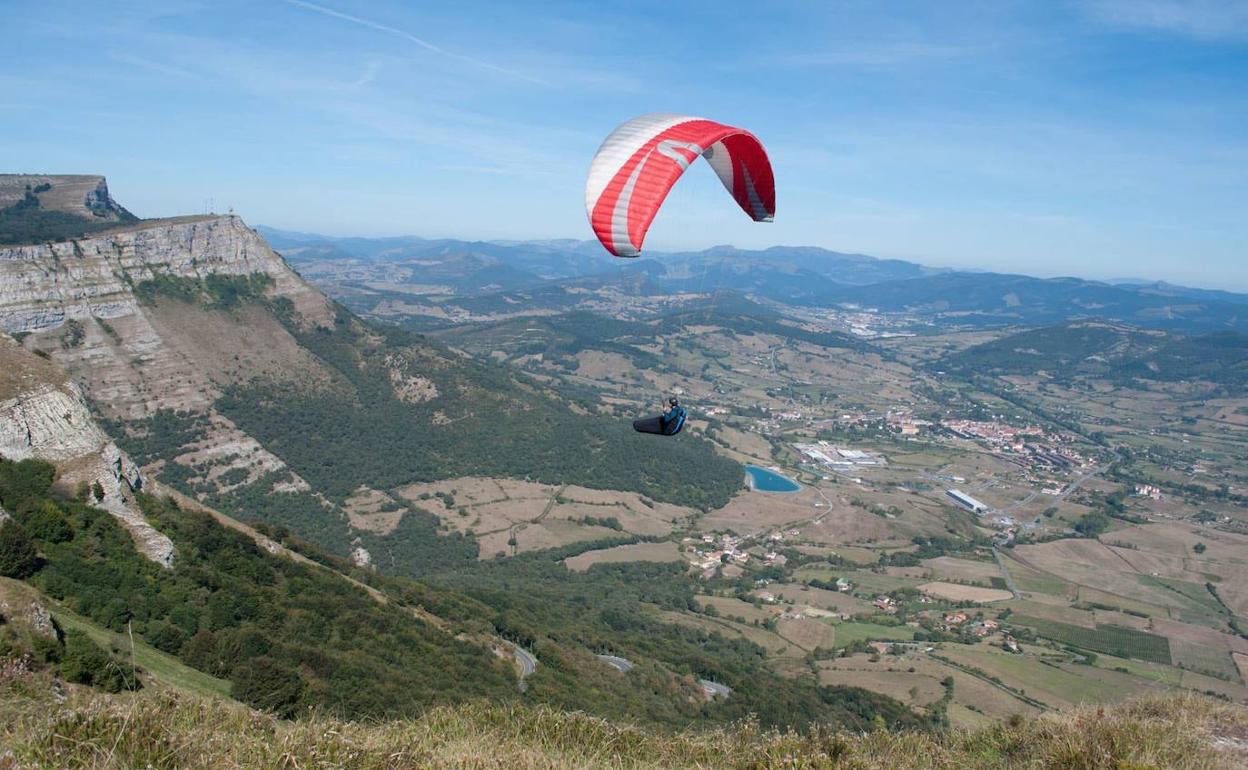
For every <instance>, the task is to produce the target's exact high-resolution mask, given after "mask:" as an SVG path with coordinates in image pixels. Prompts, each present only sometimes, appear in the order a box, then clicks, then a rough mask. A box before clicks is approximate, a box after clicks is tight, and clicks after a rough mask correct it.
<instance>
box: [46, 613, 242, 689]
mask: <svg viewBox="0 0 1248 770" xmlns="http://www.w3.org/2000/svg"><path fill="white" fill-rule="evenodd" d="M52 616H53V617H54V618H56V622H57V624H58V625H60V626H61V628H65V629H68V630H70V631H77V632H78V633H81V634H85V635H86V636H89V637H90V638H91V641H93V642H95V643H96V644H98V645H99V646H101V647H103V648H104V649H106V650H117V654H118V655H120V656H122V657H126V658H128V657H130V655H131V650H132V649H133V654H134V664H135V665H136V666H138V667H139V668H140V669H142V670H145V671H147V672H148V673H150V674H151V675H152V676H154V677H156V678H157V679H159V680H160V681H162V682H165V683H167V684H171V685H173V686H174V687H177V688H179V689H181V690H188V691H190V692H194V693H198V694H200V695H217V696H222V697H228V696H229V694H230V683H229V682H227V681H226V680H224V679H217V678H216V677H214V676H209V675H208V674H205V673H204V672H202V671H196V670H195V669H193V668H191V667H190V666H188V665H186V664H185V663H183V662H182V661H180V660H178V659H177V658H175V657H173V656H172V655H166V654H165V653H163V652H161V651H160V650H157V649H156V648H155V647H152V646H150V645H148V644H146V643H145V642H143V641H142V640H140V639H137V638H135V639H131V638H130V637H127V636H122V635H121V634H114V633H113V632H111V631H109V630H108V629H105V628H101V627H100V626H97V625H96V624H94V623H92V622H90V621H88V620H85V619H84V618H82V617H79V616H78V615H75V614H74V613H72V612H69V611H68V610H62V609H55V610H53V611H52Z"/></svg>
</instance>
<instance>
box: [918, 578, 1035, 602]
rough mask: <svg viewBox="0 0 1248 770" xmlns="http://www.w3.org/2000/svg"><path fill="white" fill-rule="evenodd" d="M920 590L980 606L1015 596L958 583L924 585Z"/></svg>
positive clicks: (997, 590) (937, 582)
mask: <svg viewBox="0 0 1248 770" xmlns="http://www.w3.org/2000/svg"><path fill="white" fill-rule="evenodd" d="M919 590H920V591H923V592H924V593H928V594H931V595H932V596H935V597H937V598H939V599H948V600H949V601H951V602H976V603H978V604H984V603H987V602H1003V601H1006V600H1007V599H1011V598H1013V596H1014V595H1013V594H1011V593H1010V592H1009V591H1002V590H1000V589H998V588H980V587H979V586H961V585H958V584H957V583H945V582H942V581H936V582H933V583H924V584H923V585H921V586H919Z"/></svg>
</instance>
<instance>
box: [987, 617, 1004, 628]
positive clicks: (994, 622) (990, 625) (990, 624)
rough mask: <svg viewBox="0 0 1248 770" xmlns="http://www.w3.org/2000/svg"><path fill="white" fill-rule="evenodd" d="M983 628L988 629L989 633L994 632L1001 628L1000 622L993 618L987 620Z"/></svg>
mask: <svg viewBox="0 0 1248 770" xmlns="http://www.w3.org/2000/svg"><path fill="white" fill-rule="evenodd" d="M984 628H986V629H988V630H989V631H996V630H998V629H1000V628H1001V621H999V620H995V619H993V618H987V619H985V620H984Z"/></svg>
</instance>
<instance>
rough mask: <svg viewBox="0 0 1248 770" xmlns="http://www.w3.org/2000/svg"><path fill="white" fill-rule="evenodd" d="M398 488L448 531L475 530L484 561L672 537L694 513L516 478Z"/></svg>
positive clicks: (631, 496)
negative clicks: (623, 535)
mask: <svg viewBox="0 0 1248 770" xmlns="http://www.w3.org/2000/svg"><path fill="white" fill-rule="evenodd" d="M396 493H397V494H398V495H399V496H400V497H401V498H402V499H404V500H405V501H408V502H410V503H412V504H415V505H419V506H421V507H423V508H425V509H426V510H429V511H430V512H432V513H434V514H436V515H437V516H438V517H439V518H440V519H441V521H442V525H443V527H444V528H446V529H448V530H451V531H458V532H464V533H471V534H473V535H475V536H476V537H477V541H478V555H479V557H480V558H482V559H487V558H493V557H494V556H496V555H497V554H498V553H502V554H504V555H506V556H510V555H512V554H514V553H522V552H525V551H533V550H540V549H544V548H556V547H559V546H564V545H570V544H572V543H578V542H585V541H591V540H599V539H602V538H605V537H611V536H612V535H613V534H617V533H618V532H627V533H629V534H635V535H642V536H659V535H666V534H669V533H670V532H672V531H673V530H674V529H675V528H676V526H677V525H678V524H679V523H680V522H682V521H683V520H685V519H686V518H687V517H688V516H689V515H690V513H691V511H689V510H688V509H686V508H681V507H679V506H675V505H670V504H668V503H660V502H656V501H653V500H649V499H646V498H644V497H642V496H641V495H638V494H636V493H634V492H618V491H611V490H601V489H587V488H585V487H578V486H563V487H557V486H552V485H549V484H537V483H532V482H527V481H520V480H516V479H493V478H481V477H461V478H456V479H446V480H443V481H438V482H433V483H427V484H412V485H409V486H406V487H403V488H401V489H399V490H396ZM608 524H609V526H608ZM513 540H514V542H512V541H513Z"/></svg>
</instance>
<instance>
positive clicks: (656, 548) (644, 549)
mask: <svg viewBox="0 0 1248 770" xmlns="http://www.w3.org/2000/svg"><path fill="white" fill-rule="evenodd" d="M680 560H681V558H680V550H679V549H678V548H677V547H676V544H675V543H672V542H670V541H663V542H661V543H632V544H629V545H617V546H616V547H614V548H602V549H599V550H595V551H586V552H584V553H579V554H577V555H576V556H569V557H568V558H566V559H564V560H563V563H564V564H565V565H567V567H568V569H571V570H576V571H577V572H584V571H585V570H587V569H589V568H590V567H592V566H593V565H595V564H618V563H621V562H632V561H658V562H667V561H680Z"/></svg>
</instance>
